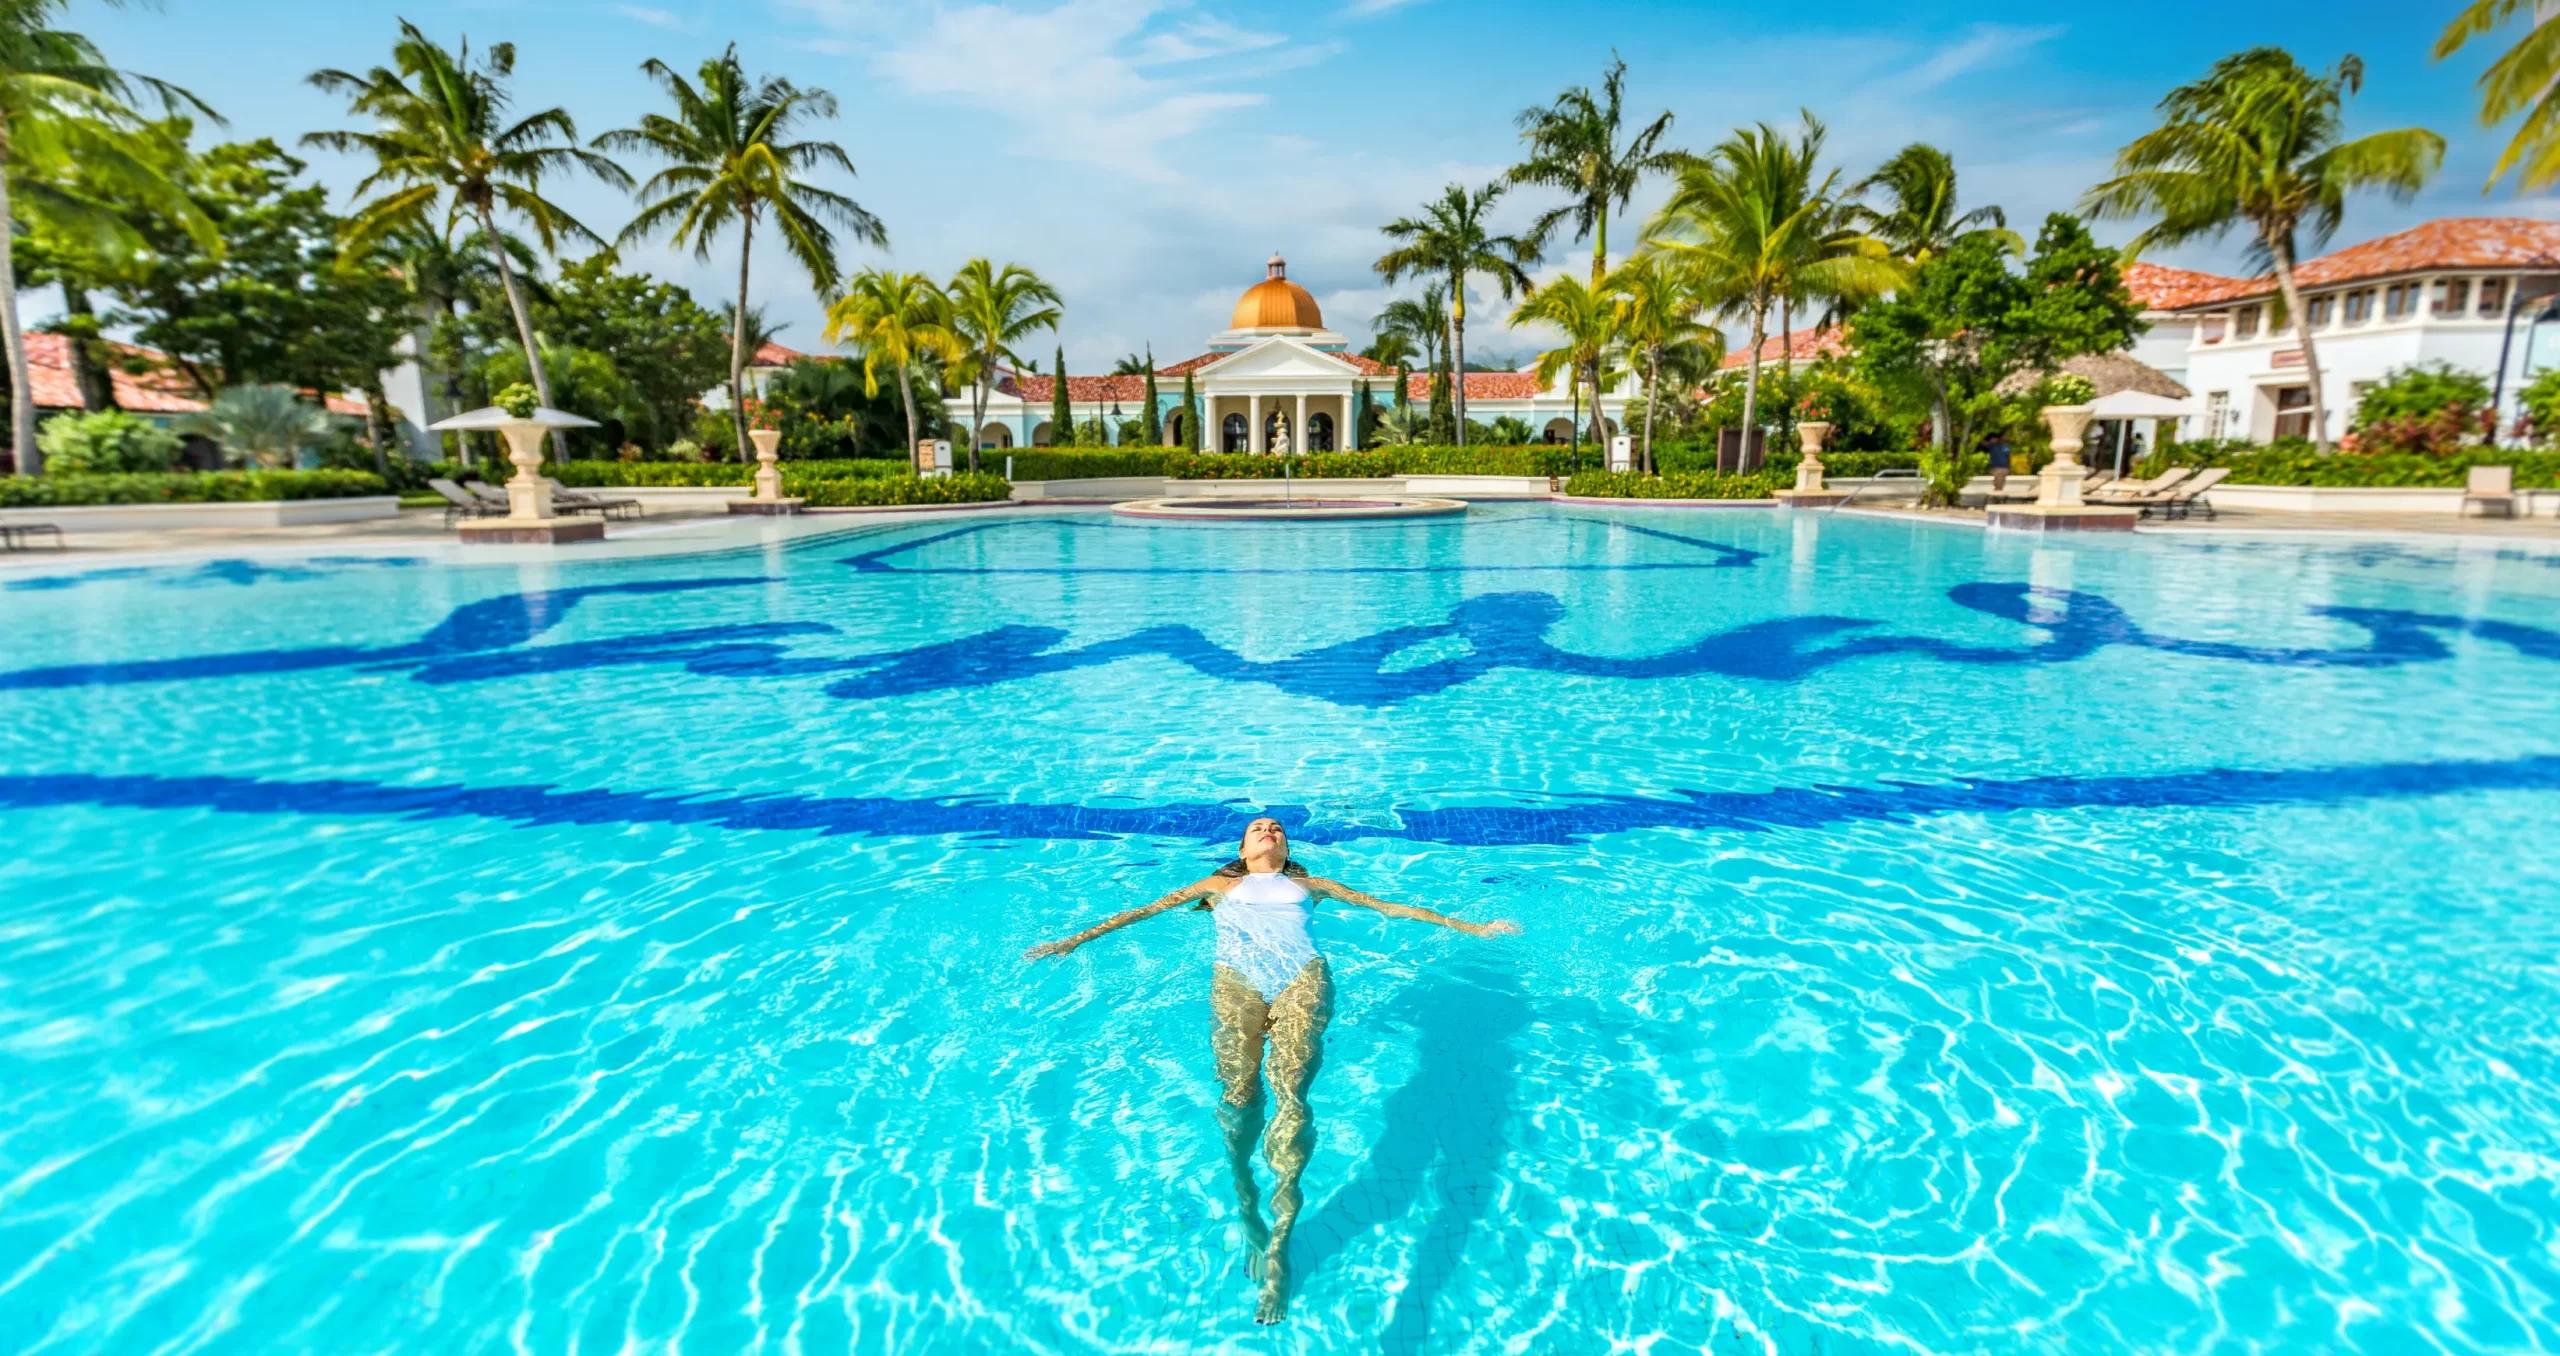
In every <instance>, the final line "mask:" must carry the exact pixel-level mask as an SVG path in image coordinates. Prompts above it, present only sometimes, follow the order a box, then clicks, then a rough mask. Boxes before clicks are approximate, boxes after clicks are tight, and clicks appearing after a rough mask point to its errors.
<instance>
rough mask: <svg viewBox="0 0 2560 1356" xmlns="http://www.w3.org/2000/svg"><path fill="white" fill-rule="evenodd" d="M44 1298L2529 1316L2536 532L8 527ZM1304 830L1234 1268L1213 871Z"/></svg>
mask: <svg viewBox="0 0 2560 1356" xmlns="http://www.w3.org/2000/svg"><path fill="white" fill-rule="evenodd" d="M0 619H5V623H6V625H5V630H4V631H0V634H5V636H6V652H5V654H0V815H5V819H4V820H0V824H5V832H6V841H7V843H8V851H7V858H6V862H5V865H0V1348H5V1349H6V1350H9V1351H12V1352H91V1351H115V1352H155V1353H156V1352H194V1351H219V1352H257V1353H277V1352H283V1353H346V1352H369V1351H402V1352H437V1353H446V1352H510V1351H522V1352H545V1353H548V1352H568V1351H578V1352H607V1351H616V1352H618V1351H634V1352H641V1351H646V1352H674V1351H678V1350H682V1351H687V1352H720V1353H732V1352H773V1353H795V1352H813V1353H814V1352H836V1351H847V1350H852V1351H863V1352H945V1351H949V1352H971V1351H997V1350H1003V1351H1034V1352H1087V1351H1110V1352H1136V1351H1147V1352H1193V1351H1207V1350H1232V1351H1237V1352H1263V1351H1306V1352H1341V1351H1363V1350H1378V1351H1383V1352H1424V1351H1431V1352H1440V1351H1493V1350H1508V1351H1521V1352H1602V1351H1622V1350H1651V1351H1657V1352H1663V1351H1694V1350H1700V1349H1704V1350H1707V1351H1712V1352H1717V1353H1724V1352H1772V1351H1774V1352H1781V1353H1790V1354H1792V1353H1810V1352H1822V1353H1865V1352H1897V1353H1912V1352H1997V1353H2012V1352H2092V1351H2145V1352H2149V1351H2160V1352H2167V1351H2178V1352H2192V1351H2233V1352H2242V1351H2269V1352H2271V1351H2287V1352H2295V1351H2360V1352H2375V1353H2402V1352H2417V1351H2439V1350H2441V1351H2459V1352H2505V1351H2518V1350H2533V1349H2547V1348H2550V1347H2552V1346H2555V1345H2560V1310H2555V1307H2554V1306H2555V1297H2560V1098H2555V1093H2554V1088H2555V1086H2560V1017H2556V1016H2555V1013H2560V861H2555V854H2554V853H2553V851H2552V848H2553V845H2554V843H2555V841H2560V835H2555V832H2554V825H2555V824H2560V696H2555V692H2560V554H2541V553H2537V552H2536V551H2534V550H2532V549H2528V548H2506V549H2493V548H2489V547H2483V546H2479V545H2476V544H2474V545H2467V546H2463V545H2454V544H2446V545H2441V546H2413V545H2384V544H2363V545H2359V544H2355V543H2351V542H2344V541H2334V540H2332V541H2323V540H2317V539H2297V540H2290V541H2284V542H2269V541H2252V540H2248V539H2244V538H2236V537H2227V536H2215V537H2210V538H2194V537H2188V538H2173V537H2147V536H2146V537H2139V538H2135V539H2131V540H2105V541H2081V542H2072V541H2064V542H2048V543H2038V542H2035V541H2032V540H2024V539H2020V538H2015V537H2000V536H1993V537H1988V538H1986V537H1985V536H1983V535H1981V534H1979V533H1974V532H1968V531H1964V530H1960V529H1954V528H1947V527H1941V526H1934V525H1919V524H1905V523H1898V522H1885V521H1872V520H1853V519H1846V518H1825V517H1821V516H1818V515H1803V516H1800V517H1792V518H1791V517H1789V516H1785V515H1781V514H1764V513H1757V512H1731V513H1721V512H1690V513H1682V512H1677V511H1662V510H1656V511H1641V510H1629V511H1621V512H1609V511H1598V510H1582V509H1553V508H1548V507H1545V506H1539V507H1508V508H1506V507H1493V508H1485V507H1479V508H1478V509H1476V510H1475V511H1474V512H1472V513H1471V514H1469V515H1468V516H1467V517H1466V518H1465V519H1464V520H1462V521H1460V520H1452V521H1424V522H1407V523H1397V522H1388V523H1369V524H1357V525H1353V524H1324V525H1318V524H1254V525H1240V524H1239V525H1230V524H1219V525H1198V526H1185V525H1171V524H1143V523H1129V522H1125V521H1119V522H1115V521H1113V520H1111V519H1110V518H1109V517H1108V515H1102V514H1093V513H1081V514H1060V515H1054V516H1045V517H1041V516H1029V517H1004V518H997V517H984V518H980V517H974V516H973V517H962V518H954V517H944V518H939V519H936V520H934V521H931V522H927V523H922V524H917V525H904V526H886V527H884V526H876V525H874V526H867V527H864V528H862V529H860V530H856V531H850V532H847V533H844V534H841V535H834V536H827V537H821V538H814V539H806V540H801V541H798V542H795V543H793V544H790V545H787V546H772V547H765V548H759V549H752V550H742V551H731V552H726V553H707V554H697V555H686V556H676V557H670V558H664V559H659V560H655V561H629V562H606V561H596V562H586V563H581V562H579V561H577V560H576V559H575V558H574V557H569V556H565V555H564V557H563V560H562V563H560V564H558V565H556V566H548V567H531V566H512V565H510V566H497V565H475V566H465V567H455V566H451V565H444V564H433V563H426V562H421V561H403V560H396V559H395V560H383V559H366V558H343V559H319V560H300V561H290V562H287V561H276V560H267V561H259V562H250V561H231V562H214V563H212V564H196V563H190V564H185V565H145V566H127V567H113V568H90V569H85V570H82V569H70V570H65V571H63V572H60V573H56V574H53V575H50V576H33V575H26V574H0ZM1265 808H1268V809H1271V810H1273V811H1274V812H1275V813H1277V814H1279V815H1280V816H1282V817H1283V818H1284V819H1286V820H1287V821H1288V822H1289V823H1291V824H1292V825H1293V826H1294V827H1295V829H1296V831H1297V836H1298V842H1299V856H1300V858H1301V859H1302V860H1304V861H1306V862H1308V863H1309V864H1310V865H1312V866H1313V867H1314V868H1315V869H1316V870H1318V871H1319V872H1321V873H1324V874H1328V875H1333V876H1338V877H1340V878H1342V879H1344V880H1346V881H1348V882H1350V883H1352V884H1354V885H1357V886H1360V887H1362V888H1365V889H1367V890H1370V891H1372V892H1374V893H1377V894H1380V895H1383V896H1386V897H1388V898H1390V899H1401V900H1409V901H1412V902H1416V903H1423V904H1428V905H1431V906H1434V907H1438V908H1442V909H1446V910H1448V911H1450V912H1453V913H1457V914H1460V915H1463V916H1466V917H1469V918H1491V917H1508V918H1513V919H1516V920H1518V921H1519V922H1520V923H1521V924H1523V926H1524V927H1525V928H1526V932H1525V934H1524V935H1522V936H1520V937H1518V938H1513V939H1504V940H1476V939H1471V938H1466V937H1461V936H1457V935H1454V934H1451V933H1448V932H1445V931H1441V930H1437V929H1432V928H1427V927H1422V926H1417V925H1413V924H1401V923H1394V922H1389V921H1386V920H1383V919H1378V918H1375V917H1373V916H1369V915H1365V914H1363V915H1358V916H1350V915H1346V914H1343V913H1341V912H1338V911H1336V910H1333V909H1330V908H1329V909H1327V910H1325V911H1323V912H1321V913H1320V915H1319V918H1318V922H1317V935H1318V941H1319V944H1320V945H1321V946H1322V947H1323V948H1324V949H1325V950H1326V952H1327V954H1328V955H1329V956H1330V957H1331V959H1332V963H1333V967H1334V972H1335V976H1336V980H1337V983H1338V985H1339V989H1340V998H1339V1003H1338V1012H1337V1015H1336V1018H1335V1021H1334V1025H1333V1028H1332V1032H1331V1035H1330V1038H1329V1041H1328V1047H1327V1059H1326V1063H1325V1067H1324V1070H1323V1072H1322V1074H1321V1076H1320V1077H1319V1079H1318V1080H1317V1083H1316V1088H1315V1099H1314V1102H1315V1114H1316V1133H1317V1145H1316V1150H1315V1155H1314V1160H1313V1163H1312V1166H1311V1167H1310V1168H1309V1170H1308V1174H1307V1179H1306V1187H1307V1193H1308V1207H1307V1213H1306V1216H1305V1218H1304V1220H1303V1221H1302V1223H1301V1226H1300V1231H1299V1237H1298V1243H1297V1247H1296V1249H1295V1252H1294V1257H1295V1260H1296V1265H1297V1268H1298V1270H1299V1273H1300V1276H1301V1283H1300V1290H1299V1296H1298V1299H1297V1304H1296V1310H1295V1313H1294V1314H1293V1316H1292V1318H1291V1319H1290V1321H1289V1322H1288V1323H1286V1324H1285V1325H1282V1326H1280V1327H1278V1328H1274V1329H1257V1328H1256V1327H1255V1326H1254V1325H1253V1323H1252V1321H1251V1318H1252V1307H1253V1306H1252V1288H1251V1286H1250V1285H1249V1283H1248V1282H1247V1280H1246V1278H1245V1276H1244V1273H1243V1269H1242V1267H1241V1265H1240V1261H1239V1256H1238V1246H1237V1241H1236V1230H1235V1219H1236V1206H1235V1201H1234V1198H1233V1195H1232V1194H1231V1192H1230V1191H1229V1190H1228V1187H1227V1183H1226V1180H1225V1174H1224V1168H1223V1164H1222V1161H1221V1156H1220V1150H1219V1145H1218V1141H1217V1138H1216V1131H1215V1128H1214V1125H1213V1120H1212V1116H1211V1103H1212V1100H1213V1098H1214V1097H1215V1095H1216V1094H1215V1085H1214V1082H1213V1079H1212V1076H1211V1066H1210V1055H1209V1048H1208V1035H1209V1011H1208V966H1209V950H1210V941H1211V938H1210V928H1209V926H1208V924H1207V921H1206V919H1205V916H1203V915H1199V914H1191V913H1181V914H1174V915H1170V916H1167V917H1164V918H1161V919H1157V920H1155V921H1153V922H1150V923H1147V924H1144V925H1142V926H1140V927H1138V928H1136V929H1132V930H1130V931H1127V932H1123V933H1120V934H1118V935H1116V936H1113V937H1110V938H1107V939H1105V940H1104V941H1101V942H1098V943H1096V944H1094V945H1092V946H1090V947H1088V948H1086V949H1085V950H1083V951H1080V952H1078V953H1077V954H1075V955H1074V956H1072V957H1069V958H1067V959H1066V960H1064V961H1061V962H1052V963H1046V964H1042V965H1037V966H1035V965H1026V964H1025V963H1023V962H1022V961H1021V960H1020V956H1021V953H1022V951H1023V949H1024V948H1025V947H1026V946H1028V945H1030V944H1031V943H1033V942H1035V941H1038V940H1041V939H1043V938H1046V937H1051V936H1056V935H1059V934H1062V933H1065V932H1068V931H1072V930H1073V929H1075V928H1077V927H1079V926H1081V925H1083V924H1084V923H1086V922H1089V921H1092V920H1094V919H1097V918H1099V917H1101V916H1103V915H1105V914H1108V913H1110V912H1112V911H1114V910H1116V909H1119V908H1122V907H1124V906H1127V905H1129V904H1132V903H1137V902H1143V901H1144V900H1146V899H1148V898H1151V897H1153V896H1155V895H1157V894H1159V893H1162V892H1164V891H1166V890H1169V889H1171V888H1173V887H1174V886H1176V885H1179V884H1181V883H1183V882H1185V881H1187V880H1190V879H1192V878H1194V877H1196V876H1198V875H1199V874H1201V873H1202V872H1203V871H1204V870H1205V869H1206V868H1207V867H1209V866H1211V865H1213V864H1215V863H1216V862H1218V861H1220V860H1223V859H1224V858H1225V856H1226V855H1227V848H1228V845H1229V844H1230V843H1231V842H1232V840H1233V837H1234V833H1235V831H1236V830H1237V829H1238V828H1240V827H1241V825H1242V824H1243V822H1244V820H1245V819H1246V818H1247V817H1248V816H1249V815H1250V814H1252V813H1254V812H1256V811H1258V810H1261V809H1265Z"/></svg>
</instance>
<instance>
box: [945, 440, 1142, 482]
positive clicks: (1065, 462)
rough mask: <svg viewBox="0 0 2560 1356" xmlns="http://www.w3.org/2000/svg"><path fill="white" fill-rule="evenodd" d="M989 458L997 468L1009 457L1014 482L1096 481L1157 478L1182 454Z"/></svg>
mask: <svg viewBox="0 0 2560 1356" xmlns="http://www.w3.org/2000/svg"><path fill="white" fill-rule="evenodd" d="M989 455H990V456H991V457H993V458H995V459H996V460H997V462H998V464H999V465H1001V464H1002V462H1003V460H1004V459H1005V458H1008V457H1009V458H1011V459H1012V461H1013V478H1014V479H1015V480H1099V479H1108V478H1111V477H1115V476H1160V475H1163V474H1164V473H1165V467H1166V465H1167V464H1169V463H1171V462H1173V461H1174V460H1176V459H1177V458H1179V457H1180V456H1181V453H1180V452H1179V451H1177V450H1169V449H1165V448H1137V447H1096V448H1083V447H1057V448H1051V447H1017V448H1013V449H1011V450H1010V451H998V452H993V453H990V454H989Z"/></svg>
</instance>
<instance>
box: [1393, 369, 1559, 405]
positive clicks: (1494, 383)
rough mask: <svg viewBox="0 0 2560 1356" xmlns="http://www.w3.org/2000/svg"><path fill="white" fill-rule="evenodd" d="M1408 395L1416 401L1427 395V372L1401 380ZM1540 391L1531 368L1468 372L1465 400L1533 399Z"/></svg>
mask: <svg viewBox="0 0 2560 1356" xmlns="http://www.w3.org/2000/svg"><path fill="white" fill-rule="evenodd" d="M1405 393H1406V395H1407V397H1408V398H1410V399H1412V400H1414V401H1416V402H1420V401H1425V400H1429V399H1430V398H1431V374H1430V373H1428V372H1416V373H1414V374H1413V376H1412V379H1411V380H1409V381H1407V382H1406V383H1405ZM1540 394H1542V392H1541V391H1540V390H1539V388H1538V374H1537V373H1535V372H1469V373H1468V374H1467V399H1469V400H1533V399H1536V398H1537V397H1538V396H1539V395H1540Z"/></svg>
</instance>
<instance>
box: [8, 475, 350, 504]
mask: <svg viewBox="0 0 2560 1356" xmlns="http://www.w3.org/2000/svg"><path fill="white" fill-rule="evenodd" d="M389 493H391V487H390V485H389V484H388V483H386V482H385V481H384V480H383V479H382V477H380V476H377V475H374V474H373V473H371V472H369V471H205V472H184V471H181V472H176V473H173V474H169V475H108V476H89V475H68V476H55V475H43V476H7V477H0V508H44V507H56V508H64V507H71V506H74V505H80V504H232V503H256V502H264V501H270V500H278V499H352V498H359V497H361V496H364V495H372V494H389Z"/></svg>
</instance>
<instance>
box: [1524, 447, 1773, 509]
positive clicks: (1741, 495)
mask: <svg viewBox="0 0 2560 1356" xmlns="http://www.w3.org/2000/svg"><path fill="white" fill-rule="evenodd" d="M1658 450H1659V449H1657V451H1658ZM1794 479H1795V478H1794V476H1793V475H1792V474H1788V475H1781V474H1780V473H1779V472H1778V471H1776V470H1774V469H1772V468H1768V467H1763V468H1762V469H1760V470H1757V471H1751V472H1747V473H1745V474H1741V475H1717V474H1715V473H1712V472H1696V471H1691V472H1683V473H1682V474H1679V475H1663V476H1647V475H1637V474H1635V473H1634V472H1630V471H1584V472H1581V473H1580V474H1578V475H1576V476H1574V478H1573V479H1571V480H1569V481H1566V482H1565V487H1564V492H1565V493H1566V494H1570V495H1577V496H1580V497H1583V498H1588V499H1767V498H1769V497H1770V496H1772V495H1774V494H1776V493H1777V492H1778V491H1779V490H1781V489H1784V488H1785V487H1786V486H1788V485H1790V484H1792V483H1794Z"/></svg>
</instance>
